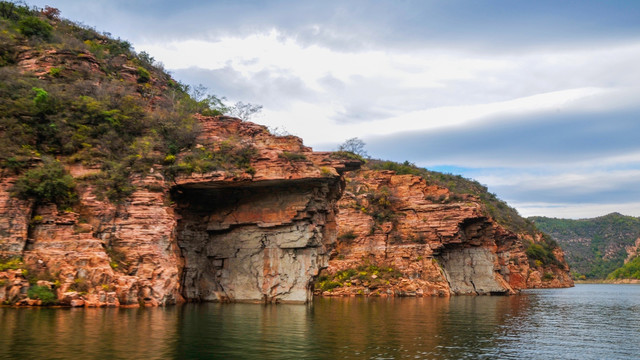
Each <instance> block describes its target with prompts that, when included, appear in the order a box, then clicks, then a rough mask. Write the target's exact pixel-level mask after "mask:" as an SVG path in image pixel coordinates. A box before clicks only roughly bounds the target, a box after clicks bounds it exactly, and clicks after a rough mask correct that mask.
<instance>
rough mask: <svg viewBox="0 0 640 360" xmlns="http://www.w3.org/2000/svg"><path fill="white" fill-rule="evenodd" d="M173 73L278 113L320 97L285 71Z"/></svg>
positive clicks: (229, 69) (192, 69)
mask: <svg viewBox="0 0 640 360" xmlns="http://www.w3.org/2000/svg"><path fill="white" fill-rule="evenodd" d="M173 73H174V75H175V76H176V77H178V78H179V79H182V81H183V82H185V83H187V84H191V85H196V84H203V85H204V86H206V87H207V88H208V89H209V91H210V92H211V93H213V94H216V95H218V96H224V97H226V98H228V99H229V100H231V101H233V102H235V101H244V102H247V101H248V102H251V103H255V104H262V105H263V106H268V107H269V108H270V109H275V110H277V109H287V108H289V106H290V104H291V103H292V102H294V101H313V99H314V98H316V97H317V95H316V94H315V92H314V91H313V90H312V89H310V88H309V87H307V86H306V84H305V83H304V82H303V81H302V80H301V79H300V78H298V77H296V76H294V75H292V74H290V73H289V72H287V71H284V70H282V69H272V70H266V69H265V70H261V71H258V72H256V73H251V74H242V73H241V72H239V71H237V70H235V69H233V68H232V67H231V66H225V67H224V68H221V69H202V68H198V67H190V68H186V69H177V70H174V71H173Z"/></svg>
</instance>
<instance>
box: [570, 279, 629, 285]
mask: <svg viewBox="0 0 640 360" xmlns="http://www.w3.org/2000/svg"><path fill="white" fill-rule="evenodd" d="M574 282H575V283H576V284H618V285H622V284H632V285H637V284H640V279H615V280H611V279H592V280H574Z"/></svg>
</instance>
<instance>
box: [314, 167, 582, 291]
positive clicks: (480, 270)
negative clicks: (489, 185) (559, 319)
mask: <svg viewBox="0 0 640 360" xmlns="http://www.w3.org/2000/svg"><path fill="white" fill-rule="evenodd" d="M452 195H453V194H452V193H450V192H449V190H448V189H446V188H442V187H438V186H436V185H429V184H427V183H426V181H425V180H424V179H422V178H420V177H418V176H413V175H396V174H395V173H394V172H392V171H371V170H361V171H358V172H352V173H348V176H347V187H346V190H345V194H344V196H343V198H342V199H341V200H340V201H339V203H338V204H339V207H340V212H339V215H338V220H337V221H338V229H339V237H338V243H337V246H336V253H335V254H334V256H333V257H332V258H331V260H330V261H329V267H328V269H327V270H326V271H324V272H323V275H324V277H321V279H325V278H328V280H325V281H329V280H330V279H331V278H333V279H334V281H333V282H332V283H324V285H328V284H329V285H331V286H328V287H333V289H330V290H328V291H324V292H322V290H318V291H317V293H322V294H324V295H328V296H334V295H370V296H427V295H441V296H448V295H451V294H512V293H515V292H517V291H518V290H520V289H525V288H536V287H567V286H572V285H573V282H572V281H571V279H570V277H569V275H568V268H567V266H566V263H565V262H564V257H563V254H562V250H561V249H559V248H557V249H556V250H554V254H555V256H556V258H557V259H558V264H559V265H543V264H533V263H530V261H529V259H528V258H527V255H526V254H525V242H526V241H533V242H539V241H540V240H541V236H542V235H541V234H537V236H536V237H535V238H533V237H532V236H530V235H525V234H515V233H513V232H511V231H508V230H507V229H505V228H504V227H502V226H500V225H499V224H497V223H496V222H495V221H493V220H492V219H491V218H490V217H489V216H488V215H486V212H485V210H484V209H483V205H482V203H481V201H480V199H478V198H477V197H475V196H473V195H458V196H457V197H456V196H452ZM386 268H389V270H388V271H386V272H385V271H384V269H386ZM349 269H355V272H354V271H351V270H349ZM371 269H373V272H372V270H371ZM391 269H393V271H394V274H395V275H394V276H387V275H386V274H390V273H391ZM347 271H351V273H350V274H357V273H358V272H359V274H360V275H356V276H351V277H350V278H344V279H339V278H340V277H341V276H342V277H345V275H344V274H346V272H347ZM336 275H338V277H336ZM372 276H376V278H374V279H372ZM380 277H382V278H383V279H385V280H384V281H380ZM319 285H323V283H322V282H320V283H319ZM372 285H373V286H372Z"/></svg>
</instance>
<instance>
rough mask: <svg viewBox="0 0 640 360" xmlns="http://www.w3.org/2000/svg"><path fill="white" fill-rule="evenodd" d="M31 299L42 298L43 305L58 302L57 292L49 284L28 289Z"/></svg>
mask: <svg viewBox="0 0 640 360" xmlns="http://www.w3.org/2000/svg"><path fill="white" fill-rule="evenodd" d="M27 296H28V297H29V299H40V300H41V301H42V305H55V304H57V303H58V298H57V297H56V294H54V292H53V291H52V290H51V289H50V288H49V287H48V286H38V285H36V286H32V287H30V288H29V290H28V291H27Z"/></svg>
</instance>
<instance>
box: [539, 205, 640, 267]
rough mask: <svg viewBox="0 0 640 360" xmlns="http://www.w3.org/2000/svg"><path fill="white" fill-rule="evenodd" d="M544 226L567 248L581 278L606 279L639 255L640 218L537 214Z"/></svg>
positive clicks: (572, 265) (620, 215)
mask: <svg viewBox="0 0 640 360" xmlns="http://www.w3.org/2000/svg"><path fill="white" fill-rule="evenodd" d="M529 220H531V221H533V222H534V223H535V224H536V225H537V226H538V228H539V229H540V230H542V231H544V232H546V233H548V234H549V235H551V236H552V237H553V238H554V239H555V240H556V241H557V242H558V243H559V244H560V245H561V246H562V248H563V249H564V251H565V255H566V259H567V262H568V263H569V266H570V267H571V271H572V273H573V274H574V276H576V277H577V278H580V277H582V276H584V277H585V278H587V279H604V278H606V277H607V276H608V275H609V274H610V273H612V272H613V271H614V270H616V269H618V268H620V267H621V266H623V265H624V263H625V259H628V260H630V259H631V258H632V257H634V256H636V255H637V252H638V247H639V246H640V218H636V217H632V216H625V215H622V214H619V213H611V214H608V215H605V216H601V217H597V218H593V219H580V220H571V219H556V218H548V217H540V216H534V217H530V218H529Z"/></svg>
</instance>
